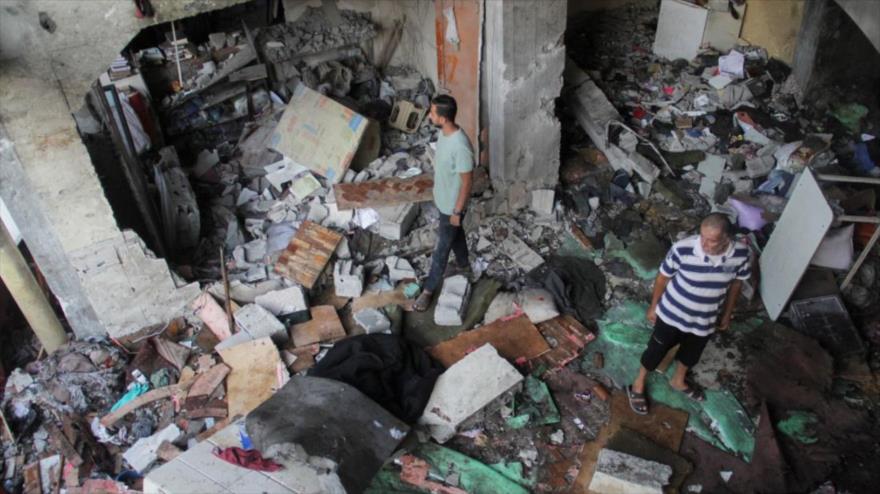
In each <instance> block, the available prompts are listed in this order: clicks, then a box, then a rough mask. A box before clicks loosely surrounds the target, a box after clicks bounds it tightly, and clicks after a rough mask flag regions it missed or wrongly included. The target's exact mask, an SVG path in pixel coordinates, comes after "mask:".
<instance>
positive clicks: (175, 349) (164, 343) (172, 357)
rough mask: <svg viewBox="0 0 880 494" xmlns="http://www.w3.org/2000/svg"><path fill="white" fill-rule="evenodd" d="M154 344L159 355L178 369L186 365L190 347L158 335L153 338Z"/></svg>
mask: <svg viewBox="0 0 880 494" xmlns="http://www.w3.org/2000/svg"><path fill="white" fill-rule="evenodd" d="M153 345H154V346H155V347H156V351H157V352H159V355H161V356H162V358H164V359H165V360H167V361H168V362H169V363H171V364H172V365H173V366H174V367H176V368H177V370H178V371H179V370H181V369H183V366H185V365H186V359H188V358H189V352H190V350H189V348H187V347H185V346H183V345H181V344H179V343H175V342H173V341H171V340H169V339H166V338H161V337H158V336H157V337H155V338H153Z"/></svg>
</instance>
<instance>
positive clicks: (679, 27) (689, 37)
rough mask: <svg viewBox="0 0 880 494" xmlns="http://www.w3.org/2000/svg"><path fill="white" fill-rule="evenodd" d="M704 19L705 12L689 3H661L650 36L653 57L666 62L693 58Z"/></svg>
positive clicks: (706, 15) (698, 44)
mask: <svg viewBox="0 0 880 494" xmlns="http://www.w3.org/2000/svg"><path fill="white" fill-rule="evenodd" d="M708 16H709V10H708V9H705V8H703V7H698V6H696V5H694V4H692V3H687V2H682V1H681V0H663V3H662V4H661V5H660V17H659V18H658V19H657V33H656V34H655V36H654V54H655V55H657V56H660V57H664V58H668V59H669V60H675V59H676V58H683V59H685V60H693V59H694V58H696V57H697V54H698V53H699V51H700V44H701V43H702V42H703V31H704V30H705V29H706V19H707V17H708Z"/></svg>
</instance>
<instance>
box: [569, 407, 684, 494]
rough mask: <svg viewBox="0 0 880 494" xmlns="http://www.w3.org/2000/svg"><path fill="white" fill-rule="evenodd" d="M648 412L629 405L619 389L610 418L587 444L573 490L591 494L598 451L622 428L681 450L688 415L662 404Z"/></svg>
mask: <svg viewBox="0 0 880 494" xmlns="http://www.w3.org/2000/svg"><path fill="white" fill-rule="evenodd" d="M650 407H651V408H650V413H648V415H638V414H636V413H635V412H633V411H632V409H630V407H629V401H628V400H627V397H626V394H625V393H623V392H616V393H614V394H613V395H612V397H611V419H610V420H609V421H608V423H607V424H606V425H605V427H603V428H602V429H600V430H599V435H598V437H596V440H595V441H591V442H589V443H586V444H584V449H583V450H581V456H580V460H581V470H580V473H579V474H578V477H577V479H575V482H574V486H573V487H572V489H571V492H572V493H588V492H590V491H589V489H588V487H589V485H590V482H591V481H592V480H593V472H594V471H595V470H596V458H598V456H599V451H601V450H602V448H604V447H605V445H606V444H607V443H608V440H609V439H610V438H611V437H612V436H614V434H616V433H617V431H619V430H620V429H621V427H626V428H627V429H630V430H632V431H635V432H637V433H639V434H641V435H643V436H645V437H646V438H648V439H649V440H651V441H653V442H655V443H657V445H659V446H663V447H664V448H668V449H671V450H672V451H674V452H678V449H679V448H680V447H681V441H682V439H683V438H684V430H685V427H686V426H687V421H688V414H687V413H686V412H683V411H681V410H676V409H674V408H669V407H667V406H664V405H660V404H659V403H651V404H650Z"/></svg>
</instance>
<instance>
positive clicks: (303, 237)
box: [275, 221, 342, 288]
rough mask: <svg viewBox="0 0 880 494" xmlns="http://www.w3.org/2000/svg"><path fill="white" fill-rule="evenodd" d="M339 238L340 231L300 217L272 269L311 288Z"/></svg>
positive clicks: (340, 236) (340, 237)
mask: <svg viewBox="0 0 880 494" xmlns="http://www.w3.org/2000/svg"><path fill="white" fill-rule="evenodd" d="M341 239H342V235H340V234H338V233H336V232H334V231H332V230H328V229H327V228H324V227H322V226H320V225H318V224H315V223H312V222H311V221H304V222H303V224H302V226H300V227H299V230H298V231H297V232H296V235H294V237H293V238H292V239H291V241H290V244H289V245H288V246H287V249H286V250H285V251H284V252H283V253H282V254H281V256H280V257H279V258H278V262H277V263H276V264H275V270H276V271H278V273H280V274H281V275H283V276H285V277H287V278H289V279H291V280H293V281H295V282H297V283H299V284H300V285H302V286H304V287H306V288H312V286H314V284H315V282H316V281H317V280H318V277H319V276H321V272H323V271H324V267H325V266H326V265H327V263H328V262H329V261H330V256H332V255H333V251H335V250H336V245H337V244H338V243H339V241H340V240H341Z"/></svg>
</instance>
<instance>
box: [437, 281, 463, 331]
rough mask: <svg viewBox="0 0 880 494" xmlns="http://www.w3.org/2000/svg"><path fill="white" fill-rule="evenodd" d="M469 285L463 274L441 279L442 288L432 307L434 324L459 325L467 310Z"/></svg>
mask: <svg viewBox="0 0 880 494" xmlns="http://www.w3.org/2000/svg"><path fill="white" fill-rule="evenodd" d="M470 291H471V286H470V282H468V279H467V278H465V277H464V276H463V275H457V276H452V277H450V278H446V279H445V280H443V288H442V289H441V290H440V297H439V299H438V300H437V305H436V307H435V308H434V324H437V325H438V326H460V325H461V323H462V317H464V312H465V310H467V304H468V299H469V296H470Z"/></svg>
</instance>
